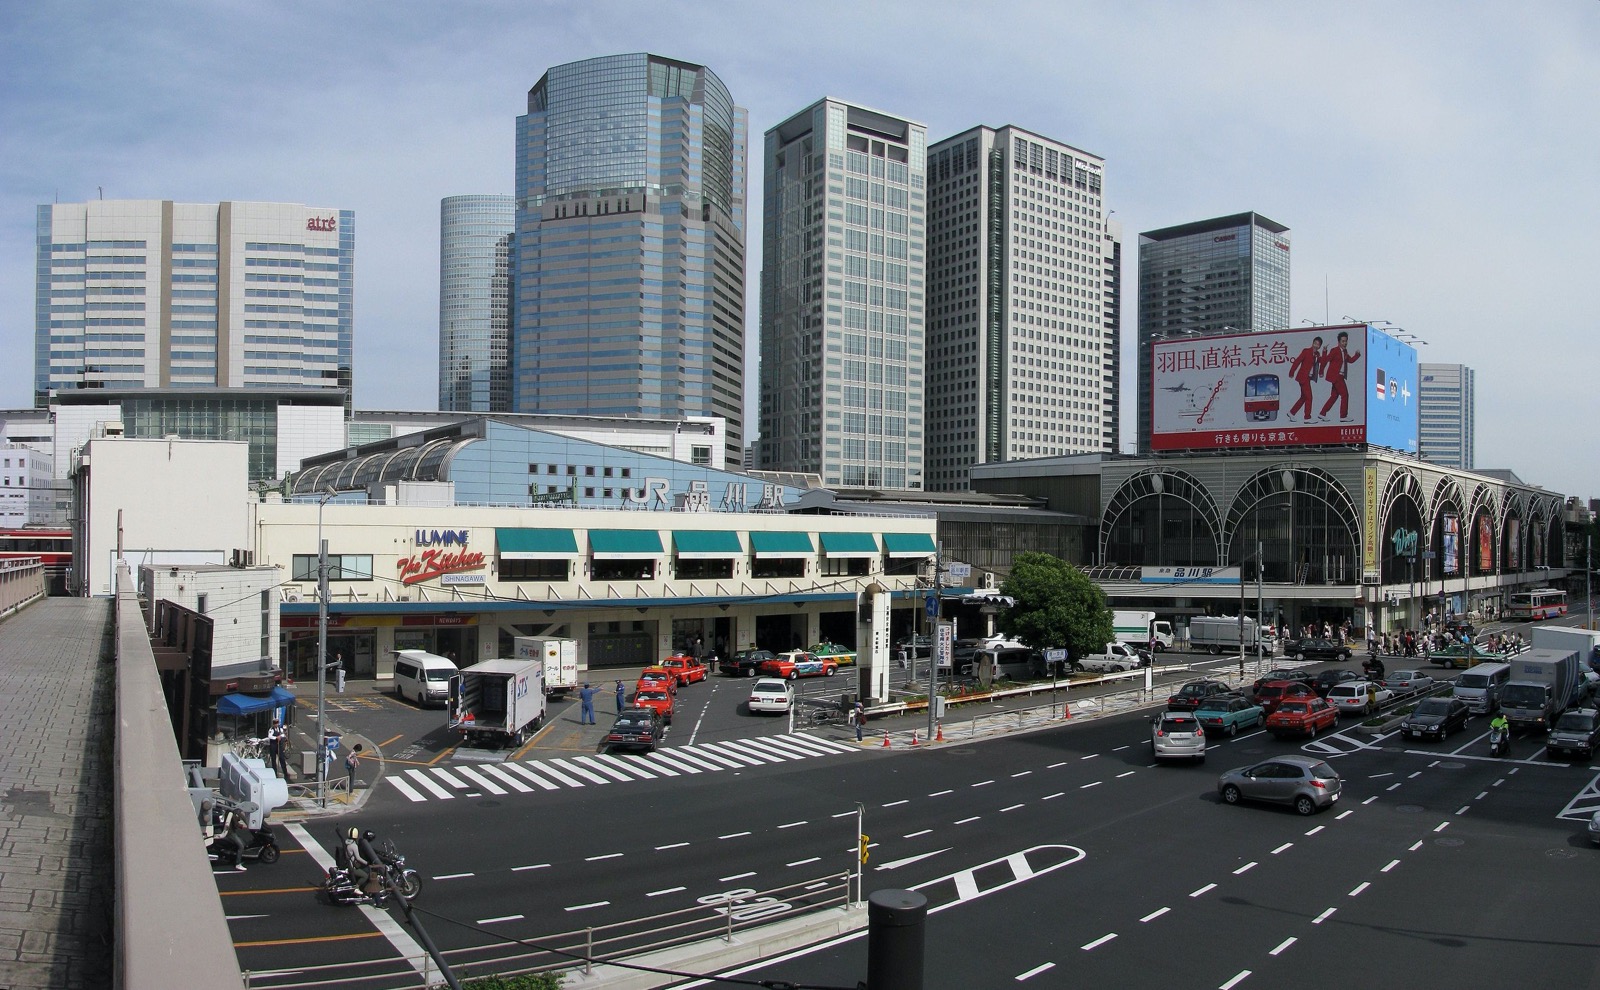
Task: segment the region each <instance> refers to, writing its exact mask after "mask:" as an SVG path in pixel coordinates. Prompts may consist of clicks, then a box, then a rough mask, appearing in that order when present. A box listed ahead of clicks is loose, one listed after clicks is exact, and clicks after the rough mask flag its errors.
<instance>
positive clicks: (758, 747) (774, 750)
mask: <svg viewBox="0 0 1600 990" xmlns="http://www.w3.org/2000/svg"><path fill="white" fill-rule="evenodd" d="M739 745H741V746H744V747H746V748H747V749H749V750H750V751H751V752H753V753H756V754H758V755H759V754H763V753H770V754H772V755H773V756H775V757H776V758H778V759H780V760H794V759H799V757H798V755H797V754H795V753H793V752H791V751H789V750H786V749H784V748H783V747H781V746H774V745H772V744H770V743H768V742H767V741H766V740H765V739H741V740H739Z"/></svg>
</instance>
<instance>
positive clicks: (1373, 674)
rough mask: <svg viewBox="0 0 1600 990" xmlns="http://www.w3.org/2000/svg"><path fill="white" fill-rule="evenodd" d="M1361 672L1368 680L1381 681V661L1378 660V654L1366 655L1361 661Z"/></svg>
mask: <svg viewBox="0 0 1600 990" xmlns="http://www.w3.org/2000/svg"><path fill="white" fill-rule="evenodd" d="M1361 672H1362V673H1363V674H1366V675H1367V679H1368V680H1371V681H1381V680H1383V673H1384V668H1383V660H1382V659H1381V658H1379V656H1378V654H1377V653H1375V652H1374V653H1368V654H1367V658H1366V659H1365V660H1363V661H1361Z"/></svg>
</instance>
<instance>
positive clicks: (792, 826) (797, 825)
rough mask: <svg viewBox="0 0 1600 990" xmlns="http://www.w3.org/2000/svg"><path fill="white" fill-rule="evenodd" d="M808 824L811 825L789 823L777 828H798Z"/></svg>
mask: <svg viewBox="0 0 1600 990" xmlns="http://www.w3.org/2000/svg"><path fill="white" fill-rule="evenodd" d="M810 824H811V823H810V822H790V823H789V824H787V825H779V826H778V827H779V828H799V827H800V826H802V825H810Z"/></svg>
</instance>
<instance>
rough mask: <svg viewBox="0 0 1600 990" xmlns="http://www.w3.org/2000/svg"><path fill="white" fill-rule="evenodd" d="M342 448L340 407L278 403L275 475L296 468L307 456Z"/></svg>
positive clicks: (342, 435) (342, 424) (341, 414)
mask: <svg viewBox="0 0 1600 990" xmlns="http://www.w3.org/2000/svg"><path fill="white" fill-rule="evenodd" d="M344 448H345V442H344V407H343V406H291V405H279V406H278V463H277V468H276V470H277V474H276V475H275V477H279V478H281V477H283V476H284V475H285V474H288V473H289V472H290V471H298V470H300V462H301V461H302V460H304V459H305V458H307V457H315V456H317V455H318V454H327V453H331V452H332V451H335V450H343V449H344Z"/></svg>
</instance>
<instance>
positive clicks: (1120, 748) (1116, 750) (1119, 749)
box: [1111, 746, 1132, 753]
mask: <svg viewBox="0 0 1600 990" xmlns="http://www.w3.org/2000/svg"><path fill="white" fill-rule="evenodd" d="M1131 748H1132V747H1131V746H1118V747H1117V748H1116V749H1113V750H1112V751H1111V752H1113V753H1120V752H1122V751H1123V750H1125V749H1131Z"/></svg>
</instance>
